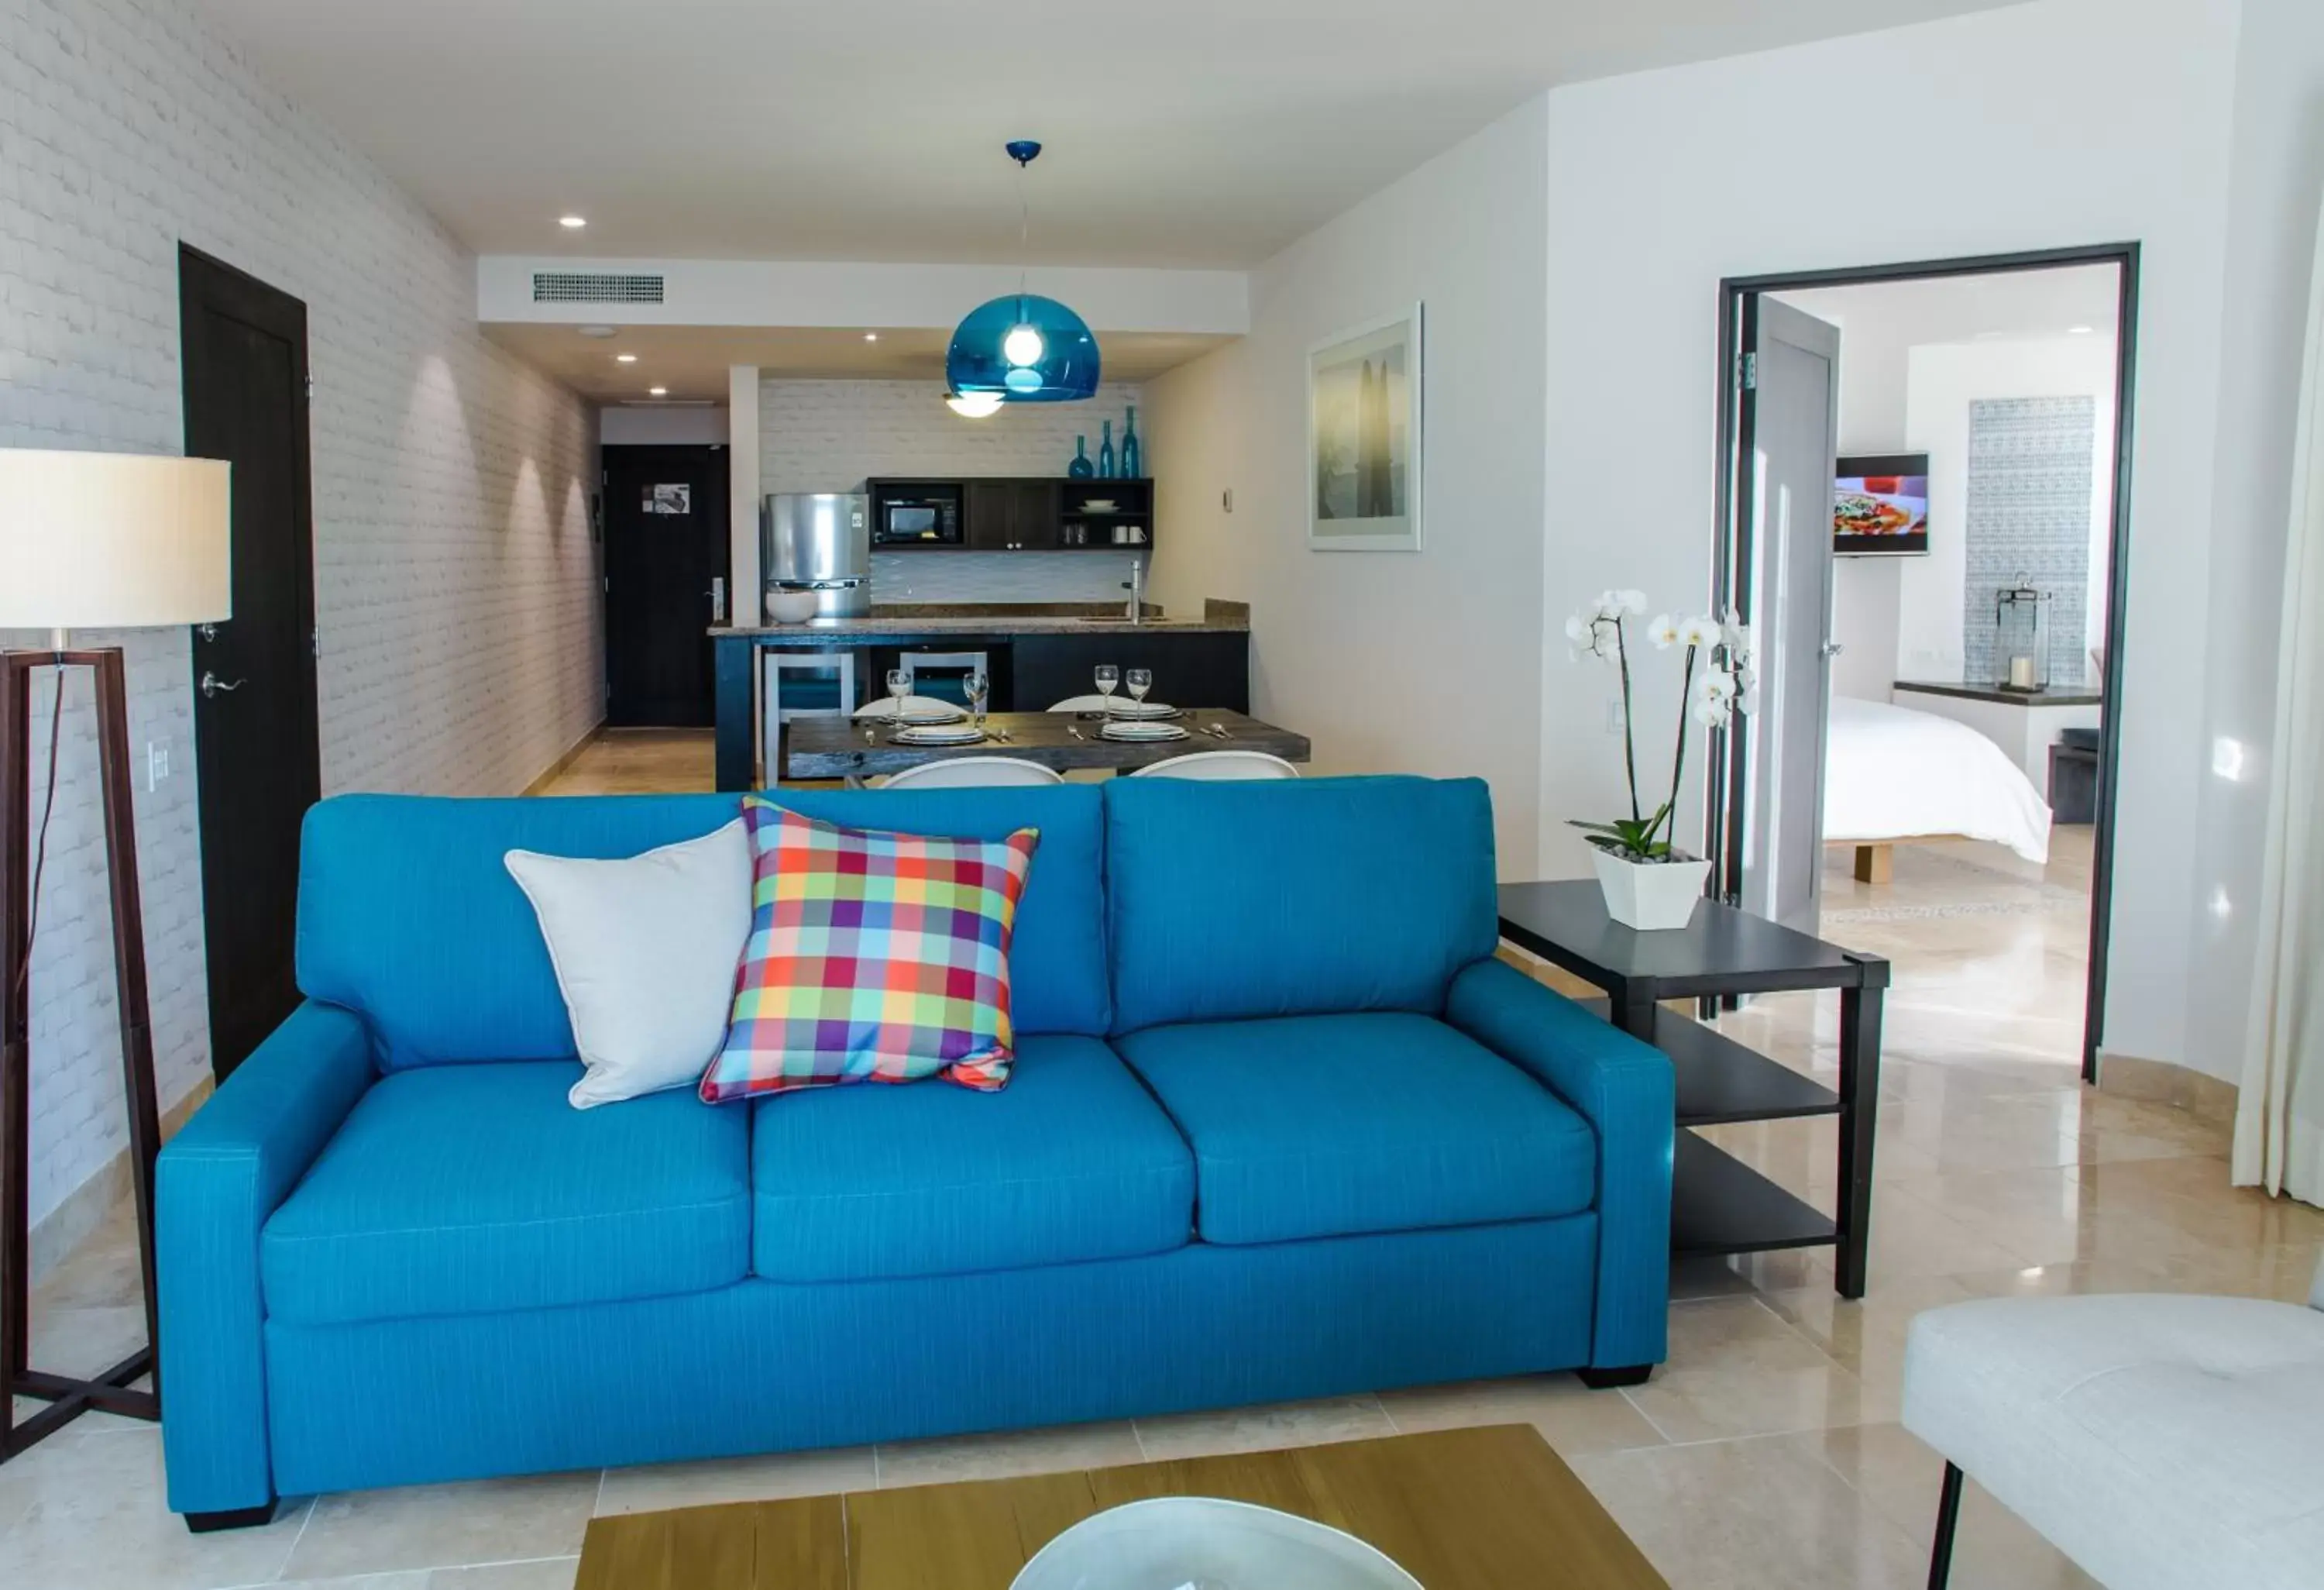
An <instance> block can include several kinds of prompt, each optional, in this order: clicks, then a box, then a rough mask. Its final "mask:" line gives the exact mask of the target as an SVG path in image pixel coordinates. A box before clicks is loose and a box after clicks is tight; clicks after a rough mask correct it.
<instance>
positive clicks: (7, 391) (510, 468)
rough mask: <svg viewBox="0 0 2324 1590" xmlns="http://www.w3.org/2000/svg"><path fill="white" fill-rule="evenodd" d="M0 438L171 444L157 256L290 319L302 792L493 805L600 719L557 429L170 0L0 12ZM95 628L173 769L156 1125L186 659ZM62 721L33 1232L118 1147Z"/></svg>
mask: <svg viewBox="0 0 2324 1590" xmlns="http://www.w3.org/2000/svg"><path fill="white" fill-rule="evenodd" d="M0 39H5V41H6V48H5V50H0V172H5V175H0V445H5V446H13V447H60V448H97V449H107V450H119V451H126V452H148V453H173V452H176V451H178V450H179V449H180V447H181V445H182V440H183V427H182V420H181V415H180V382H179V370H178V283H177V264H178V260H177V250H178V243H179V240H180V238H182V239H184V240H185V241H187V242H189V243H191V244H193V245H196V246H197V247H199V248H201V249H203V250H205V251H207V252H208V253H210V254H216V255H217V256H219V257H220V258H223V259H225V260H226V261H228V262H230V263H234V264H236V265H239V266H241V267H242V268H244V269H245V270H248V271H250V272H252V273H254V274H256V275H258V276H260V277H262V278H263V279H264V280H266V281H268V282H272V283H273V284H275V285H276V286H279V287H281V289H283V290H284V291H288V292H290V293H292V294H294V295H296V296H297V297H299V298H300V299H303V300H305V301H306V303H307V306H308V310H309V340H310V352H311V356H312V361H313V365H314V374H315V382H316V389H315V399H314V404H313V417H312V447H313V466H314V522H315V551H316V565H317V567H316V585H317V597H318V618H319V621H320V624H321V628H322V657H321V661H320V665H319V675H320V688H321V706H322V728H323V787H324V789H325V790H326V791H327V792H330V791H337V790H352V789H375V790H424V791H429V792H434V793H445V794H509V793H512V792H514V791H516V790H520V789H521V788H523V787H524V785H525V784H526V783H527V782H528V781H530V779H531V778H532V777H533V776H534V775H535V774H536V773H538V772H539V771H540V770H541V769H542V768H543V767H544V766H546V765H547V764H548V763H549V762H550V761H551V760H553V759H554V758H555V757H556V756H557V755H558V753H561V752H562V751H563V750H564V749H565V748H566V747H567V745H569V744H572V743H573V741H574V740H576V738H578V737H579V736H580V735H582V734H583V733H585V732H586V730H587V729H588V728H589V727H590V726H592V725H593V724H595V722H596V721H597V719H598V718H599V716H601V715H602V710H603V706H604V701H603V693H604V682H603V681H604V659H603V636H602V634H601V632H600V627H599V615H598V603H597V596H596V581H595V554H594V550H593V548H592V546H591V544H590V539H589V528H588V514H587V500H588V490H589V482H590V481H591V480H592V479H593V478H594V477H595V471H594V467H593V452H594V449H593V442H594V437H595V427H594V424H593V421H592V419H591V416H590V414H589V412H588V411H587V409H586V407H585V406H584V405H583V404H582V403H581V402H579V401H578V400H577V399H576V398H575V397H574V395H573V394H572V393H569V392H568V391H567V390H566V389H564V388H563V387H561V386H559V385H557V384H554V383H551V382H549V381H548V380H545V379H543V378H541V377H540V376H539V375H537V374H534V373H533V372H532V371H530V369H528V368H526V367H525V366H523V365H519V364H517V363H516V362H515V361H514V360H512V358H510V357H509V356H507V355H506V354H505V353H503V352H502V351H501V350H499V349H496V348H494V347H492V346H491V345H490V344H488V343H486V342H485V341H484V340H483V338H481V337H479V336H478V335H477V332H476V328H475V318H474V310H475V263H474V261H473V259H472V258H471V256H470V255H468V254H466V252H465V251H464V250H463V249H461V248H460V246H459V245H457V244H456V243H455V242H454V241H453V240H452V239H451V238H450V237H449V236H447V234H446V233H445V232H444V231H443V229H442V228H441V227H439V226H438V225H437V224H436V223H435V222H434V221H433V220H432V219H431V218H430V217H429V216H428V215H427V214H426V213H424V212H423V211H422V210H421V209H420V208H419V206H418V205H416V204H415V203H413V202H412V201H411V200H410V199H408V198H406V197H405V196H404V195H403V194H402V193H401V191H399V190H397V189H396V188H395V187H394V186H393V185H392V183H391V182H390V181H389V180H387V178H386V177H385V176H384V175H383V174H382V173H381V172H380V171H378V170H377V169H376V168H375V167H374V166H372V165H371V164H370V163H369V162H366V161H365V160H364V159H363V158H362V157H361V156H360V155H358V154H356V153H355V152H354V151H353V150H352V149H351V148H349V147H348V146H347V145H346V143H342V142H341V141H340V140H339V139H338V138H337V136H335V135H334V134H333V133H332V132H331V131H330V129H329V128H328V127H327V125H324V124H323V123H322V122H320V121H318V120H317V119H316V118H314V117H313V116H309V114H307V113H306V112H305V111H304V110H302V109H301V108H300V107H299V106H295V105H292V104H291V103H289V102H288V101H286V100H284V99H283V98H282V97H280V96H279V95H277V94H275V93H273V92H272V90H270V89H269V88H267V87H266V85H265V84H264V83H263V82H262V81H261V80H259V79H258V78H257V77H256V76H254V74H253V72H252V71H251V70H250V69H249V68H248V66H247V65H246V64H245V62H244V60H243V58H242V56H241V54H240V53H239V51H236V50H235V48H234V47H233V46H232V45H230V44H228V43H226V42H224V41H222V40H220V39H219V38H217V36H215V35H214V34H212V33H210V32H208V31H207V30H206V29H205V28H204V26H203V25H202V24H201V23H199V22H198V21H197V20H195V18H194V17H193V16H192V15H191V14H190V13H189V11H187V10H186V9H185V8H184V7H182V6H180V5H175V4H172V3H171V0H0ZM89 638H90V639H91V640H92V641H97V640H98V639H100V637H97V636H91V637H89ZM102 638H103V639H106V640H115V641H119V642H123V643H124V644H125V645H126V647H127V651H128V661H129V690H130V737H131V739H132V741H133V744H134V745H142V744H143V742H145V741H148V740H162V741H167V742H169V743H170V744H171V747H172V753H173V754H172V757H171V763H172V765H173V767H174V768H175V769H176V770H177V772H176V775H175V776H174V777H172V778H171V779H170V780H169V781H166V782H164V783H163V784H162V785H161V787H160V788H159V789H158V790H153V791H152V792H150V793H148V792H146V791H144V790H142V789H141V790H139V792H138V794H137V798H136V806H137V828H138V844H139V859H140V862H141V874H142V881H143V885H144V892H145V898H144V903H145V928H146V948H147V954H148V959H149V966H150V971H151V974H152V1014H153V1034H154V1049H155V1058H156V1066H157V1069H158V1072H159V1077H160V1083H161V1094H162V1098H163V1102H164V1103H165V1105H166V1104H168V1103H171V1102H174V1101H175V1100H177V1099H179V1098H180V1097H182V1096H183V1095H186V1094H187V1093H188V1092H189V1090H190V1089H192V1088H193V1087H194V1086H197V1084H198V1082H199V1081H200V1079H201V1078H202V1077H204V1076H205V1075H206V1074H207V1072H208V1063H209V1040H208V1018H207V1011H206V1007H207V996H206V994H205V992H204V961H203V937H202V913H201V872H200V853H199V849H198V840H197V836H196V831H195V822H196V802H195V779H196V777H197V770H196V769H195V766H194V742H193V720H192V715H191V707H190V701H191V689H190V685H189V672H188V665H189V648H188V643H187V637H186V634H185V632H184V631H182V630H172V631H156V632H141V633H133V634H126V635H121V636H109V637H102ZM0 639H5V641H7V642H11V643H14V642H22V641H23V640H24V639H26V637H23V636H18V635H12V636H6V637H0ZM38 693H39V694H41V695H42V696H43V697H44V696H45V691H44V690H43V691H42V692H38ZM68 710H69V713H70V714H71V717H70V720H69V722H68V724H67V725H66V733H65V735H64V736H63V744H64V763H63V772H62V779H61V783H60V795H59V800H58V802H57V813H56V823H55V828H54V830H53V833H52V836H51V852H50V858H49V870H48V874H47V879H46V883H45V886H44V889H43V898H42V908H41V922H40V941H39V945H38V947H37V949H36V953H35V956H34V961H33V968H32V1000H33V1003H32V1012H33V1013H32V1110H33V1115H32V1215H33V1216H34V1218H35V1219H36V1220H37V1219H39V1218H40V1217H41V1216H43V1215H45V1214H47V1213H48V1212H49V1211H51V1210H52V1209H54V1208H56V1207H57V1206H58V1205H59V1204H60V1201H62V1200H63V1199H64V1198H65V1197H66V1196H67V1195H68V1194H69V1192H70V1191H71V1190H72V1189H73V1188H75V1187H77V1186H78V1185H79V1184H80V1183H81V1182H82V1181H84V1180H85V1179H88V1178H89V1177H90V1176H92V1175H93V1174H96V1173H97V1172H98V1171H100V1170H101V1169H103V1167H105V1166H106V1164H107V1163H108V1161H109V1160H111V1159H112V1157H113V1156H114V1155H115V1153H116V1152H117V1151H120V1149H121V1148H122V1146H123V1145H124V1141H125V1132H124V1127H123V1124H122V1109H121V1099H120V1083H119V1079H118V1078H119V1070H120V1061H119V1058H118V1049H117V1048H116V1042H117V1040H116V1037H115V1020H114V1007H113V1000H112V997H111V993H110V989H111V983H112V972H111V966H112V960H111V947H110V941H109V934H110V925H109V919H108V917H107V914H106V901H105V892H104V879H105V871H104V865H105V864H104V857H103V845H102V839H101V837H100V836H99V834H98V832H97V827H96V816H97V792H96V788H95V782H94V773H95V769H94V765H93V753H94V747H95V739H94V726H93V724H92V722H91V719H90V716H89V710H88V688H87V685H86V684H85V683H82V684H78V685H77V686H76V687H75V689H74V690H73V692H72V693H71V694H70V695H69V697H68ZM44 734H45V727H44V726H43V725H42V724H40V723H36V724H35V726H34V735H35V737H36V739H37V738H39V737H40V736H42V735H44Z"/></svg>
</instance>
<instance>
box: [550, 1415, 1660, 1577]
mask: <svg viewBox="0 0 2324 1590" xmlns="http://www.w3.org/2000/svg"><path fill="white" fill-rule="evenodd" d="M1152 1496H1223V1497H1226V1498H1228V1499H1229V1500H1231V1501H1236V1502H1256V1503H1258V1504H1259V1505H1260V1506H1262V1507H1272V1508H1276V1509H1277V1510H1279V1511H1284V1512H1292V1513H1297V1514H1300V1515H1301V1516H1303V1517H1305V1518H1312V1519H1314V1520H1316V1521H1318V1522H1321V1523H1325V1524H1329V1525H1331V1526H1332V1527H1333V1528H1334V1529H1338V1530H1346V1531H1347V1532H1348V1533H1350V1534H1351V1535H1355V1536H1358V1537H1360V1538H1361V1539H1365V1540H1369V1542H1371V1544H1372V1545H1374V1546H1376V1547H1378V1548H1379V1549H1380V1550H1382V1551H1385V1552H1386V1553H1388V1556H1390V1557H1392V1558H1395V1559H1396V1560H1397V1562H1398V1563H1400V1564H1402V1565H1403V1567H1404V1568H1405V1570H1406V1572H1408V1573H1410V1574H1411V1575H1412V1576H1414V1577H1415V1578H1417V1579H1418V1580H1419V1581H1420V1582H1421V1583H1422V1584H1423V1585H1426V1586H1428V1590H1514V1587H1515V1586H1519V1585H1523V1586H1526V1590H1667V1585H1666V1584H1665V1580H1664V1579H1663V1577H1662V1576H1661V1575H1659V1574H1657V1573H1655V1570H1654V1569H1653V1568H1652V1567H1649V1566H1648V1564H1647V1562H1646V1558H1645V1556H1644V1555H1643V1554H1642V1553H1641V1552H1640V1551H1639V1550H1638V1548H1637V1547H1636V1546H1634V1545H1632V1544H1631V1543H1630V1540H1629V1538H1628V1536H1626V1535H1624V1534H1623V1533H1622V1531H1621V1530H1619V1529H1618V1528H1617V1527H1616V1525H1615V1523H1614V1521H1613V1520H1612V1519H1610V1518H1609V1517H1608V1516H1607V1515H1606V1511H1605V1510H1604V1509H1603V1508H1601V1507H1600V1506H1599V1505H1598V1502H1597V1499H1596V1498H1595V1497H1593V1496H1591V1494H1590V1493H1589V1492H1588V1491H1587V1490H1586V1489H1584V1488H1583V1486H1582V1482H1581V1481H1580V1480H1578V1479H1576V1478H1575V1477H1574V1474H1573V1471H1572V1469H1570V1468H1568V1467H1566V1466H1565V1464H1564V1462H1563V1460H1562V1459H1561V1458H1560V1457H1559V1456H1557V1454H1556V1453H1554V1452H1553V1451H1551V1450H1550V1448H1549V1445H1548V1443H1546V1442H1545V1441H1544V1440H1543V1439H1542V1438H1541V1436H1540V1434H1539V1433H1538V1432H1537V1431H1535V1429H1534V1428H1532V1427H1531V1426H1529V1425H1490V1426H1484V1427H1480V1428H1474V1429H1463V1430H1443V1431H1439V1432H1434V1433H1431V1434H1428V1435H1418V1436H1389V1437H1383V1438H1380V1439H1378V1440H1370V1441H1349V1442H1344V1443H1342V1444H1338V1445H1333V1446H1325V1447H1295V1448H1293V1449H1291V1450H1289V1451H1284V1452H1252V1453H1246V1454H1239V1455H1235V1456H1221V1457H1193V1458H1185V1459H1180V1460H1176V1461H1173V1462H1168V1463H1140V1464H1133V1465H1130V1466H1128V1467H1124V1468H1099V1469H1089V1470H1085V1471H1083V1472H1081V1473H1077V1474H1041V1475H1037V1476H1035V1477H1033V1478H1029V1479H1017V1480H974V1481H968V1482H964V1483H962V1484H949V1485H917V1486H913V1487H911V1488H909V1489H905V1490H896V1491H854V1492H850V1493H847V1494H846V1495H844V1496H812V1497H806V1498H802V1499H799V1500H796V1501H787V1502H740V1503H734V1504H730V1505H726V1506H721V1507H689V1508H683V1509H680V1510H678V1511H673V1512H643V1513H632V1514H631V1515H629V1516H627V1517H624V1518H601V1519H596V1520H594V1521H592V1522H591V1523H590V1525H589V1532H588V1537H587V1539H586V1541H585V1543H584V1544H583V1546H582V1548H581V1570H580V1577H579V1579H578V1580H577V1582H576V1587H575V1590H1008V1585H1009V1582H1010V1580H1011V1579H1013V1578H1015V1577H1016V1576H1017V1573H1018V1570H1019V1569H1020V1568H1022V1567H1024V1566H1025V1564H1026V1563H1027V1562H1028V1560H1029V1559H1030V1558H1032V1556H1033V1554H1034V1553H1035V1552H1037V1551H1038V1550H1039V1549H1040V1548H1042V1547H1043V1546H1045V1545H1047V1544H1048V1542H1049V1541H1050V1540H1051V1539H1054V1538H1055V1537H1056V1536H1057V1535H1058V1534H1060V1533H1062V1532H1064V1531H1065V1530H1067V1529H1069V1528H1071V1527H1072V1526H1073V1525H1074V1524H1076V1523H1079V1522H1080V1521H1082V1520H1083V1519H1084V1518H1087V1517H1089V1516H1090V1515H1091V1514H1093V1513H1095V1512H1100V1511H1104V1510H1105V1509H1107V1508H1109V1507H1119V1506H1120V1505H1121V1504H1122V1503H1124V1502H1138V1501H1142V1500H1144V1499H1146V1498H1148V1497H1152Z"/></svg>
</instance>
